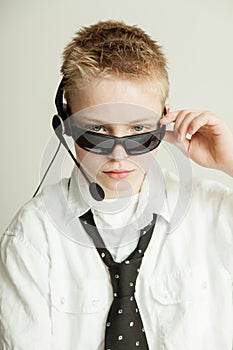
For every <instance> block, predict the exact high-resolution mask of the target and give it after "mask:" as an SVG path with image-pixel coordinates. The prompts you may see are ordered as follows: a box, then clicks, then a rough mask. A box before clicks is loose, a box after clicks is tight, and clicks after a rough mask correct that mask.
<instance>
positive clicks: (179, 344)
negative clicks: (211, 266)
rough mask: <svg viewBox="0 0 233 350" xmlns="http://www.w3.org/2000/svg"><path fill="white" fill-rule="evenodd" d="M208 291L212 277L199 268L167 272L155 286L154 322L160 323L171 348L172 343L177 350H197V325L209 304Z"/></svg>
mask: <svg viewBox="0 0 233 350" xmlns="http://www.w3.org/2000/svg"><path fill="white" fill-rule="evenodd" d="M208 288H209V284H208V278H207V276H206V275H205V273H204V271H201V270H199V269H198V270H196V271H195V270H193V271H191V270H188V269H187V270H184V271H173V272H171V273H170V272H169V273H167V272H165V273H162V274H160V275H159V276H156V278H155V279H154V280H153V282H152V283H151V285H150V291H151V296H152V299H153V301H154V302H153V305H154V307H153V311H152V318H153V320H152V322H158V327H159V332H160V335H161V339H164V344H166V345H167V348H168V349H170V346H169V345H168V344H175V346H176V347H174V348H176V349H193V347H192V346H191V343H192V342H194V343H195V340H194V339H193V337H192V333H193V329H195V327H196V322H199V323H200V322H201V319H200V318H199V315H201V312H200V311H201V310H203V311H204V309H205V304H206V301H208ZM190 340H192V341H190ZM197 348H198V347H197ZM172 349H173V347H172Z"/></svg>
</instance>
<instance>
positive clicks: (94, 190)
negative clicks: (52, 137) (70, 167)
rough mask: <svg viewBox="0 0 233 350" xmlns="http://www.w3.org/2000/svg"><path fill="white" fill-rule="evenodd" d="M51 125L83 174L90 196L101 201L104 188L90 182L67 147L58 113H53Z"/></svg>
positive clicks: (103, 196) (103, 195) (62, 124)
mask: <svg viewBox="0 0 233 350" xmlns="http://www.w3.org/2000/svg"><path fill="white" fill-rule="evenodd" d="M52 126H53V129H54V131H55V134H56V135H57V137H58V139H59V140H60V142H61V143H62V144H63V146H64V147H65V149H66V150H67V151H68V153H69V155H70V156H71V158H72V159H73V161H74V163H75V164H76V166H77V167H78V168H79V170H80V171H81V173H82V174H83V176H84V177H85V179H86V180H87V182H88V183H89V191H90V194H91V196H92V197H93V198H94V199H95V200H96V201H102V200H103V199H104V198H105V193H104V190H103V189H102V187H100V185H98V184H97V183H96V182H91V181H90V180H89V179H88V177H87V175H86V174H85V172H84V170H83V168H82V166H81V165H80V164H79V163H78V162H77V159H76V158H75V157H74V155H73V153H72V152H71V150H70V148H69V146H68V144H67V142H66V140H65V138H64V136H63V134H64V121H63V120H62V119H61V118H60V117H59V116H58V115H55V116H54V117H53V120H52Z"/></svg>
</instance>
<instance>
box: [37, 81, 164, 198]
mask: <svg viewBox="0 0 233 350" xmlns="http://www.w3.org/2000/svg"><path fill="white" fill-rule="evenodd" d="M65 83H66V78H65V77H63V78H62V80H61V82H60V84H59V86H58V89H57V92H56V96H55V105H56V109H57V114H55V115H54V116H53V118H52V127H53V130H54V132H55V134H56V136H57V137H58V139H59V141H60V143H59V146H58V148H57V150H56V152H55V154H54V156H53V158H52V160H51V162H50V164H49V166H48V168H47V170H46V172H45V174H44V176H43V178H42V180H41V182H40V184H39V186H38V188H37V189H36V191H35V193H34V195H33V197H35V196H36V194H37V192H38V191H39V189H40V187H41V185H42V183H43V181H44V179H45V177H46V175H47V173H48V171H49V169H50V167H51V165H52V164H53V161H54V159H55V158H56V155H57V153H58V151H59V148H60V146H61V144H62V145H63V146H64V147H65V149H66V150H67V152H68V153H69V155H70V156H71V158H72V160H73V161H74V163H75V165H76V166H77V167H78V169H79V170H80V171H81V173H82V175H83V176H84V178H85V179H86V181H87V183H88V184H89V191H90V194H91V196H92V197H93V199H95V200H96V201H102V200H104V198H105V193H104V190H103V188H102V187H101V186H100V185H99V184H97V183H96V182H91V181H90V180H89V178H88V176H87V174H86V173H85V171H84V170H83V168H82V166H81V164H79V163H78V161H77V159H76V158H75V156H74V155H73V153H72V152H71V150H70V148H69V146H68V144H67V142H66V140H65V138H64V135H67V136H72V137H73V138H74V140H75V142H77V143H78V137H74V131H73V127H72V122H71V118H70V116H71V112H70V110H69V106H68V105H67V108H64V105H63V99H64V87H65ZM165 114H166V108H164V111H163V115H165ZM76 129H77V130H81V129H78V128H77V127H76ZM165 129H166V127H165V125H163V126H159V128H158V131H157V130H155V132H154V133H152V132H150V133H144V134H140V135H137V136H136V137H137V139H138V137H139V138H141V139H142V138H144V139H146V141H148V140H149V141H150V142H151V139H152V138H153V137H154V138H155V139H157V144H156V146H155V147H154V148H156V147H158V145H159V144H160V142H161V140H162V139H163V137H164V135H165ZM81 131H82V134H83V135H82V139H83V141H82V142H84V144H85V148H84V149H86V150H89V151H90V152H93V153H96V152H95V151H93V150H94V148H90V149H89V148H87V146H86V145H87V144H88V143H90V142H91V140H95V139H97V138H98V137H99V138H100V137H102V138H103V139H104V140H105V143H106V144H107V145H109V142H110V141H111V143H112V142H113V146H112V147H115V145H116V144H118V143H120V144H122V145H124V148H126V146H127V142H128V144H129V147H128V148H129V149H128V151H129V152H132V149H133V148H132V145H134V150H135V149H136V148H137V146H135V145H136V143H137V142H136V141H134V139H136V137H135V136H134V135H132V136H128V137H114V136H112V137H109V136H107V135H102V136H100V135H99V134H98V133H97V134H96V133H94V132H91V131H84V130H81ZM84 135H86V138H85V136H84ZM155 135H159V138H158V136H155ZM83 136H84V137H83ZM145 144H147V143H145ZM130 145H131V149H130ZM142 146H143V147H144V151H143V152H142V148H141V153H146V152H149V151H150V150H151V149H149V148H148V149H147V146H144V144H143V145H142ZM81 147H82V146H81ZM152 149H153V148H152ZM104 150H105V152H106V150H107V151H108V153H101V154H109V153H111V152H112V150H111V151H110V148H109V149H108V148H107V147H105V149H104ZM104 150H102V151H103V152H104ZM141 153H140V154H141ZM129 154H130V153H129ZM131 154H133V153H131ZM135 155H136V153H135Z"/></svg>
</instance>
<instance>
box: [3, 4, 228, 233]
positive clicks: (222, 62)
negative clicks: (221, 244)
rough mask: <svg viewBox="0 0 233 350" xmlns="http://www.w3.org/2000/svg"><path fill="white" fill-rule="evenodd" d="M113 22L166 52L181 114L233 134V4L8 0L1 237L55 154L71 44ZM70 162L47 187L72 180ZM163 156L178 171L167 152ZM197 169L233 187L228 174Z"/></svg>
mask: <svg viewBox="0 0 233 350" xmlns="http://www.w3.org/2000/svg"><path fill="white" fill-rule="evenodd" d="M110 18H111V19H118V20H124V21H125V22H127V23H129V24H137V25H139V26H141V27H142V28H144V29H145V30H146V31H147V32H148V33H149V34H150V35H151V36H152V37H153V38H154V39H156V40H158V41H159V43H160V44H161V45H162V46H163V47H164V52H165V53H166V55H167V58H168V62H169V71H170V81H171V92H170V97H169V101H168V103H169V104H170V105H171V107H172V109H173V110H175V109H178V108H189V109H204V110H211V111H213V112H215V113H217V114H219V115H221V116H222V117H223V118H225V119H226V120H227V122H228V124H229V125H230V127H231V128H232V129H233V107H232V106H233V105H232V99H233V69H232V62H233V39H232V38H233V1H232V0H204V1H203V0H195V1H194V0H193V1H189V0H176V1H173V0H144V1H137V0H118V1H110V0H98V1H94V0H85V1H80V0H66V1H60V0H40V1H38V0H20V1H18V0H0V37H1V55H0V59H1V83H0V86H1V95H0V96H1V114H0V118H1V138H0V142H1V145H0V151H1V182H0V186H1V188H0V202H1V203H0V232H2V231H3V230H4V228H5V227H6V226H7V224H8V223H9V222H10V220H11V219H12V217H13V216H14V215H15V213H16V211H17V210H18V209H19V208H20V207H21V206H22V205H23V204H24V203H25V202H26V201H28V200H29V199H30V198H31V196H32V194H33V192H34V190H35V188H36V187H37V184H38V182H39V180H40V178H41V173H42V172H43V170H44V167H45V166H46V164H47V163H48V162H49V159H50V158H51V157H52V154H53V152H54V151H55V147H56V145H57V141H56V139H54V136H53V134H52V129H51V117H52V115H53V114H54V113H55V108H54V101H53V100H54V94H55V91H56V88H57V85H58V83H59V80H60V74H59V68H60V64H61V52H62V50H63V47H64V46H65V45H66V44H67V43H68V42H69V41H70V39H71V37H72V36H73V34H74V32H75V31H76V30H77V29H78V28H80V27H81V26H85V25H89V24H91V23H94V22H96V21H99V20H105V19H110ZM163 151H164V150H162V152H163ZM232 151H233V150H232ZM165 153H166V147H165ZM162 154H163V153H162ZM62 157H63V156H62V153H61V155H60V158H58V160H57V162H58V161H61V162H62V169H61V167H60V168H59V166H58V165H56V164H58V163H56V164H55V166H54V168H53V169H52V170H51V173H50V175H49V176H48V178H47V180H46V182H45V184H48V183H50V182H53V181H54V182H56V181H58V180H59V178H60V177H61V176H68V175H69V172H70V169H71V168H72V167H73V165H72V162H71V161H70V160H69V159H65V160H64V159H63V158H64V157H63V158H62ZM160 158H162V162H165V166H167V167H170V164H171V162H170V160H169V159H168V158H169V157H167V154H165V155H164V156H163V155H162V156H160ZM162 165H163V164H162ZM173 167H174V166H173ZM192 171H193V174H194V175H198V176H200V177H206V178H210V179H217V180H218V181H221V182H223V183H224V184H226V185H228V186H232V179H231V178H230V177H228V176H227V175H224V174H221V173H219V172H216V171H213V170H207V169H201V168H200V167H198V166H193V167H192Z"/></svg>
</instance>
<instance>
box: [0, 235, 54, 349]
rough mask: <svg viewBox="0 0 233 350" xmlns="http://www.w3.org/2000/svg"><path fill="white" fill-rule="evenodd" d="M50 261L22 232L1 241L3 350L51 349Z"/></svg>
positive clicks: (0, 325) (0, 338)
mask: <svg viewBox="0 0 233 350" xmlns="http://www.w3.org/2000/svg"><path fill="white" fill-rule="evenodd" d="M48 274H49V259H47V258H46V256H42V255H41V253H40V252H39V251H38V250H37V249H36V247H34V246H33V245H32V244H30V243H29V242H28V240H27V239H26V238H25V236H24V235H23V234H22V232H19V231H17V230H12V229H11V230H7V231H6V233H5V234H4V235H3V236H2V238H1V241H0V349H2V350H29V349H30V350H31V349H33V350H42V349H43V350H47V349H52V346H51V320H50V306H49V305H50V301H49V296H50V292H49V282H48V281H49V278H48Z"/></svg>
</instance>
